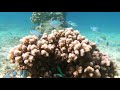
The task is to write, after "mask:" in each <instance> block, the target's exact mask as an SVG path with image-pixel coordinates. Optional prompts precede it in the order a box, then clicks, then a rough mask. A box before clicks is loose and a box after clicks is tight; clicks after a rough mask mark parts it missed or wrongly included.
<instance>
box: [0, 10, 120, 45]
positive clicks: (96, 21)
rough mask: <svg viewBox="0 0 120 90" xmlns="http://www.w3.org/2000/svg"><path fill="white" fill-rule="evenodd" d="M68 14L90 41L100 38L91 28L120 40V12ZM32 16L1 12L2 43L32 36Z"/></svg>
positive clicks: (27, 13) (69, 18) (30, 14)
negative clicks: (10, 38)
mask: <svg viewBox="0 0 120 90" xmlns="http://www.w3.org/2000/svg"><path fill="white" fill-rule="evenodd" d="M66 13H67V21H72V22H74V23H76V24H77V25H78V26H77V27H76V28H75V29H78V30H80V32H81V33H83V35H86V36H87V37H89V39H91V37H93V38H95V37H97V36H98V35H97V34H94V32H93V31H92V30H90V27H91V26H95V27H98V28H99V29H100V33H102V34H105V35H106V36H107V37H108V38H109V37H111V36H110V35H107V34H113V33H114V34H113V35H112V38H111V41H112V40H113V39H116V38H115V36H117V40H116V41H119V40H120V35H119V34H120V31H119V29H120V12H66ZM31 16H32V12H0V37H1V38H0V41H3V42H5V41H7V40H8V38H9V36H10V35H11V36H13V37H12V38H16V37H17V38H18V36H19V38H20V37H24V36H26V35H28V34H30V30H31V27H32V26H33V24H32V23H31V20H30V17H31ZM10 24H11V25H10ZM12 24H13V26H12ZM14 24H15V25H14ZM106 33H107V34H106ZM5 36H7V37H5ZM19 38H18V39H19ZM5 39H6V40H5ZM11 41H12V40H11ZM3 42H0V43H3Z"/></svg>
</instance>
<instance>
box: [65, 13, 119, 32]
mask: <svg viewBox="0 0 120 90" xmlns="http://www.w3.org/2000/svg"><path fill="white" fill-rule="evenodd" d="M67 20H71V21H73V22H75V23H77V24H78V25H79V27H78V29H81V31H89V28H90V26H96V27H99V28H100V30H101V31H102V32H109V33H112V32H118V33H119V32H120V12H68V13H67Z"/></svg>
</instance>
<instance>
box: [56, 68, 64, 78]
mask: <svg viewBox="0 0 120 90" xmlns="http://www.w3.org/2000/svg"><path fill="white" fill-rule="evenodd" d="M57 70H58V72H59V73H60V74H61V75H62V76H64V74H63V73H62V70H61V68H60V67H59V66H57Z"/></svg>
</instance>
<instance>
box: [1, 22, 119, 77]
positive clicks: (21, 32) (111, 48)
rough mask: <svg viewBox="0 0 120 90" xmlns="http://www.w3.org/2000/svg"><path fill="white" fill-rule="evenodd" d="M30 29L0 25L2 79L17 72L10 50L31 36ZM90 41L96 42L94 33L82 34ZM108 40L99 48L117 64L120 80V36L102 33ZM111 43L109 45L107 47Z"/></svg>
mask: <svg viewBox="0 0 120 90" xmlns="http://www.w3.org/2000/svg"><path fill="white" fill-rule="evenodd" d="M29 31H30V28H29V27H24V26H22V27H21V26H19V25H16V24H9V25H7V26H6V25H4V24H1V25H0V78H2V77H3V76H4V75H5V74H6V73H7V72H10V71H12V70H15V68H16V65H14V64H10V62H9V59H8V57H7V56H8V53H9V50H10V49H11V48H12V47H14V46H16V45H18V44H19V43H20V42H19V39H20V38H23V37H24V36H26V35H29ZM81 34H82V35H85V36H86V37H87V38H88V39H89V40H91V41H94V42H96V38H95V37H97V36H99V34H95V33H93V32H82V33H81ZM102 35H104V37H106V40H104V42H100V43H98V48H99V50H100V51H101V52H103V53H105V54H107V55H109V56H110V57H111V58H112V60H113V61H114V62H116V64H117V71H118V76H116V78H118V77H119V78H120V41H119V40H120V34H118V33H102ZM106 42H109V45H108V46H107V45H106Z"/></svg>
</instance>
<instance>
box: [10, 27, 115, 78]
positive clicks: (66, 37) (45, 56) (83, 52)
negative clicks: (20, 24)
mask: <svg viewBox="0 0 120 90" xmlns="http://www.w3.org/2000/svg"><path fill="white" fill-rule="evenodd" d="M20 42H21V44H19V45H18V46H16V47H14V48H13V49H11V50H10V52H9V58H10V61H11V62H12V63H18V69H19V70H27V71H29V73H30V77H31V78H34V77H38V78H39V77H41V78H58V77H62V78H113V77H114V76H115V75H116V65H115V63H114V62H113V61H112V60H111V58H110V57H109V56H107V55H105V54H103V53H101V52H100V51H99V50H98V49H97V47H96V43H94V42H91V41H89V40H88V39H87V38H86V37H85V36H81V35H80V32H79V31H78V30H73V28H66V29H65V30H52V32H51V33H50V34H47V33H44V34H43V36H42V37H41V38H40V39H39V38H38V37H37V36H35V35H33V36H31V35H29V36H26V37H24V38H22V39H21V40H20Z"/></svg>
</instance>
